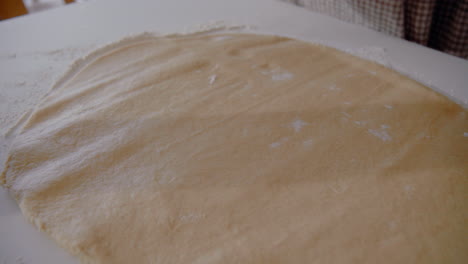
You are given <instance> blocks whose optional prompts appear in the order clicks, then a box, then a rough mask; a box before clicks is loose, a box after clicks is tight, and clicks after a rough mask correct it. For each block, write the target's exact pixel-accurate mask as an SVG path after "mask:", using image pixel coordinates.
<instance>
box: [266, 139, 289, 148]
mask: <svg viewBox="0 0 468 264" xmlns="http://www.w3.org/2000/svg"><path fill="white" fill-rule="evenodd" d="M288 140H289V138H287V137H283V138H280V140H279V141H276V142H273V143H271V144H270V148H278V147H280V146H281V145H283V144H284V143H286V142H287V141H288Z"/></svg>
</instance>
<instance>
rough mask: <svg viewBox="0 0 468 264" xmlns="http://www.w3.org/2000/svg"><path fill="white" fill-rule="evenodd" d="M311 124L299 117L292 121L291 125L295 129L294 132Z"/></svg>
mask: <svg viewBox="0 0 468 264" xmlns="http://www.w3.org/2000/svg"><path fill="white" fill-rule="evenodd" d="M307 125H309V123H307V122H304V121H303V120H301V119H299V118H297V119H295V120H294V121H292V122H291V124H290V127H292V128H293V129H294V132H296V133H297V132H299V131H301V129H302V128H303V127H305V126H307Z"/></svg>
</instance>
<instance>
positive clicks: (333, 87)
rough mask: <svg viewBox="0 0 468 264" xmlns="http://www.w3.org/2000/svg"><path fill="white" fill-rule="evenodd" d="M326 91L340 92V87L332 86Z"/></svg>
mask: <svg viewBox="0 0 468 264" xmlns="http://www.w3.org/2000/svg"><path fill="white" fill-rule="evenodd" d="M328 90H330V91H340V90H341V88H340V87H337V86H336V84H332V85H330V86H329V87H328Z"/></svg>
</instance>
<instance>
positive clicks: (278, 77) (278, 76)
mask: <svg viewBox="0 0 468 264" xmlns="http://www.w3.org/2000/svg"><path fill="white" fill-rule="evenodd" d="M252 67H253V68H256V66H252ZM261 73H262V74H263V75H269V76H271V79H272V80H273V81H287V80H290V79H292V78H293V77H294V75H293V74H292V73H290V72H288V71H284V70H281V69H273V70H265V71H261Z"/></svg>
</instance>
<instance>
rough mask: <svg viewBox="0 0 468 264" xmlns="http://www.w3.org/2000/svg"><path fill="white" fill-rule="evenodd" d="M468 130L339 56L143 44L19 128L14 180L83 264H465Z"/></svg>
mask: <svg viewBox="0 0 468 264" xmlns="http://www.w3.org/2000/svg"><path fill="white" fill-rule="evenodd" d="M467 132H468V118H467V111H466V110H464V109H463V108H462V107H460V106H458V105H456V104H455V103H453V102H451V101H449V100H448V99H446V98H445V97H443V96H441V95H439V94H437V93H435V92H433V91H431V90H429V89H428V88H426V87H424V86H422V85H421V84H419V83H417V82H415V81H413V80H410V79H408V78H406V77H403V76H401V75H399V74H397V73H395V72H393V71H391V70H389V69H386V68H384V67H382V66H379V65H377V64H374V63H371V62H368V61H364V60H361V59H358V58H356V57H353V56H351V55H348V54H344V53H342V52H339V51H336V50H334V49H331V48H327V47H324V46H320V45H312V44H308V43H305V42H301V41H297V40H293V39H288V38H283V37H276V36H260V35H249V34H223V35H202V34H193V35H188V36H172V37H151V36H142V37H136V38H134V39H130V40H126V41H124V42H122V43H120V44H118V45H113V46H110V47H107V48H104V49H101V50H99V51H97V52H95V53H94V54H93V55H91V56H90V57H88V59H85V60H84V61H81V62H80V63H78V64H77V65H76V66H75V68H74V69H73V70H71V71H70V72H69V73H68V74H67V75H66V76H65V77H64V78H63V79H62V80H61V81H60V82H59V83H58V84H57V85H56V86H55V87H54V88H53V89H52V90H51V91H50V93H49V94H48V95H47V96H46V97H45V98H44V99H43V100H42V101H41V102H40V103H39V104H38V106H37V107H36V108H35V109H34V111H33V112H32V113H31V114H30V115H27V116H25V118H23V120H22V121H20V123H19V124H18V126H17V128H16V131H15V132H13V133H12V134H11V135H10V136H9V137H10V138H12V140H13V142H12V145H11V149H10V153H9V158H8V161H7V163H6V166H5V170H4V172H3V174H2V176H1V178H0V180H1V181H2V183H3V185H4V186H5V187H6V188H8V189H9V190H10V191H11V193H12V194H13V195H14V197H15V198H16V200H17V201H18V204H19V206H20V207H21V210H22V212H23V213H24V215H25V216H26V217H27V218H28V219H29V220H30V221H31V222H32V223H33V224H34V225H35V226H36V227H38V228H39V229H41V230H43V231H44V232H46V233H47V234H49V235H50V236H51V237H52V238H53V239H54V240H56V241H57V243H58V244H60V245H61V246H62V247H64V248H66V249H67V250H69V251H70V252H71V253H72V254H74V255H77V256H79V257H80V258H81V260H82V262H83V263H112V264H116V263H204V264H209V263H467V262H468V246H467V245H468V230H467V228H468V227H467V216H468V215H467V213H468V203H467V201H468V182H467V181H468V162H467V161H468V136H467V134H468V133H467ZM13 138H14V139H13Z"/></svg>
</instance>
